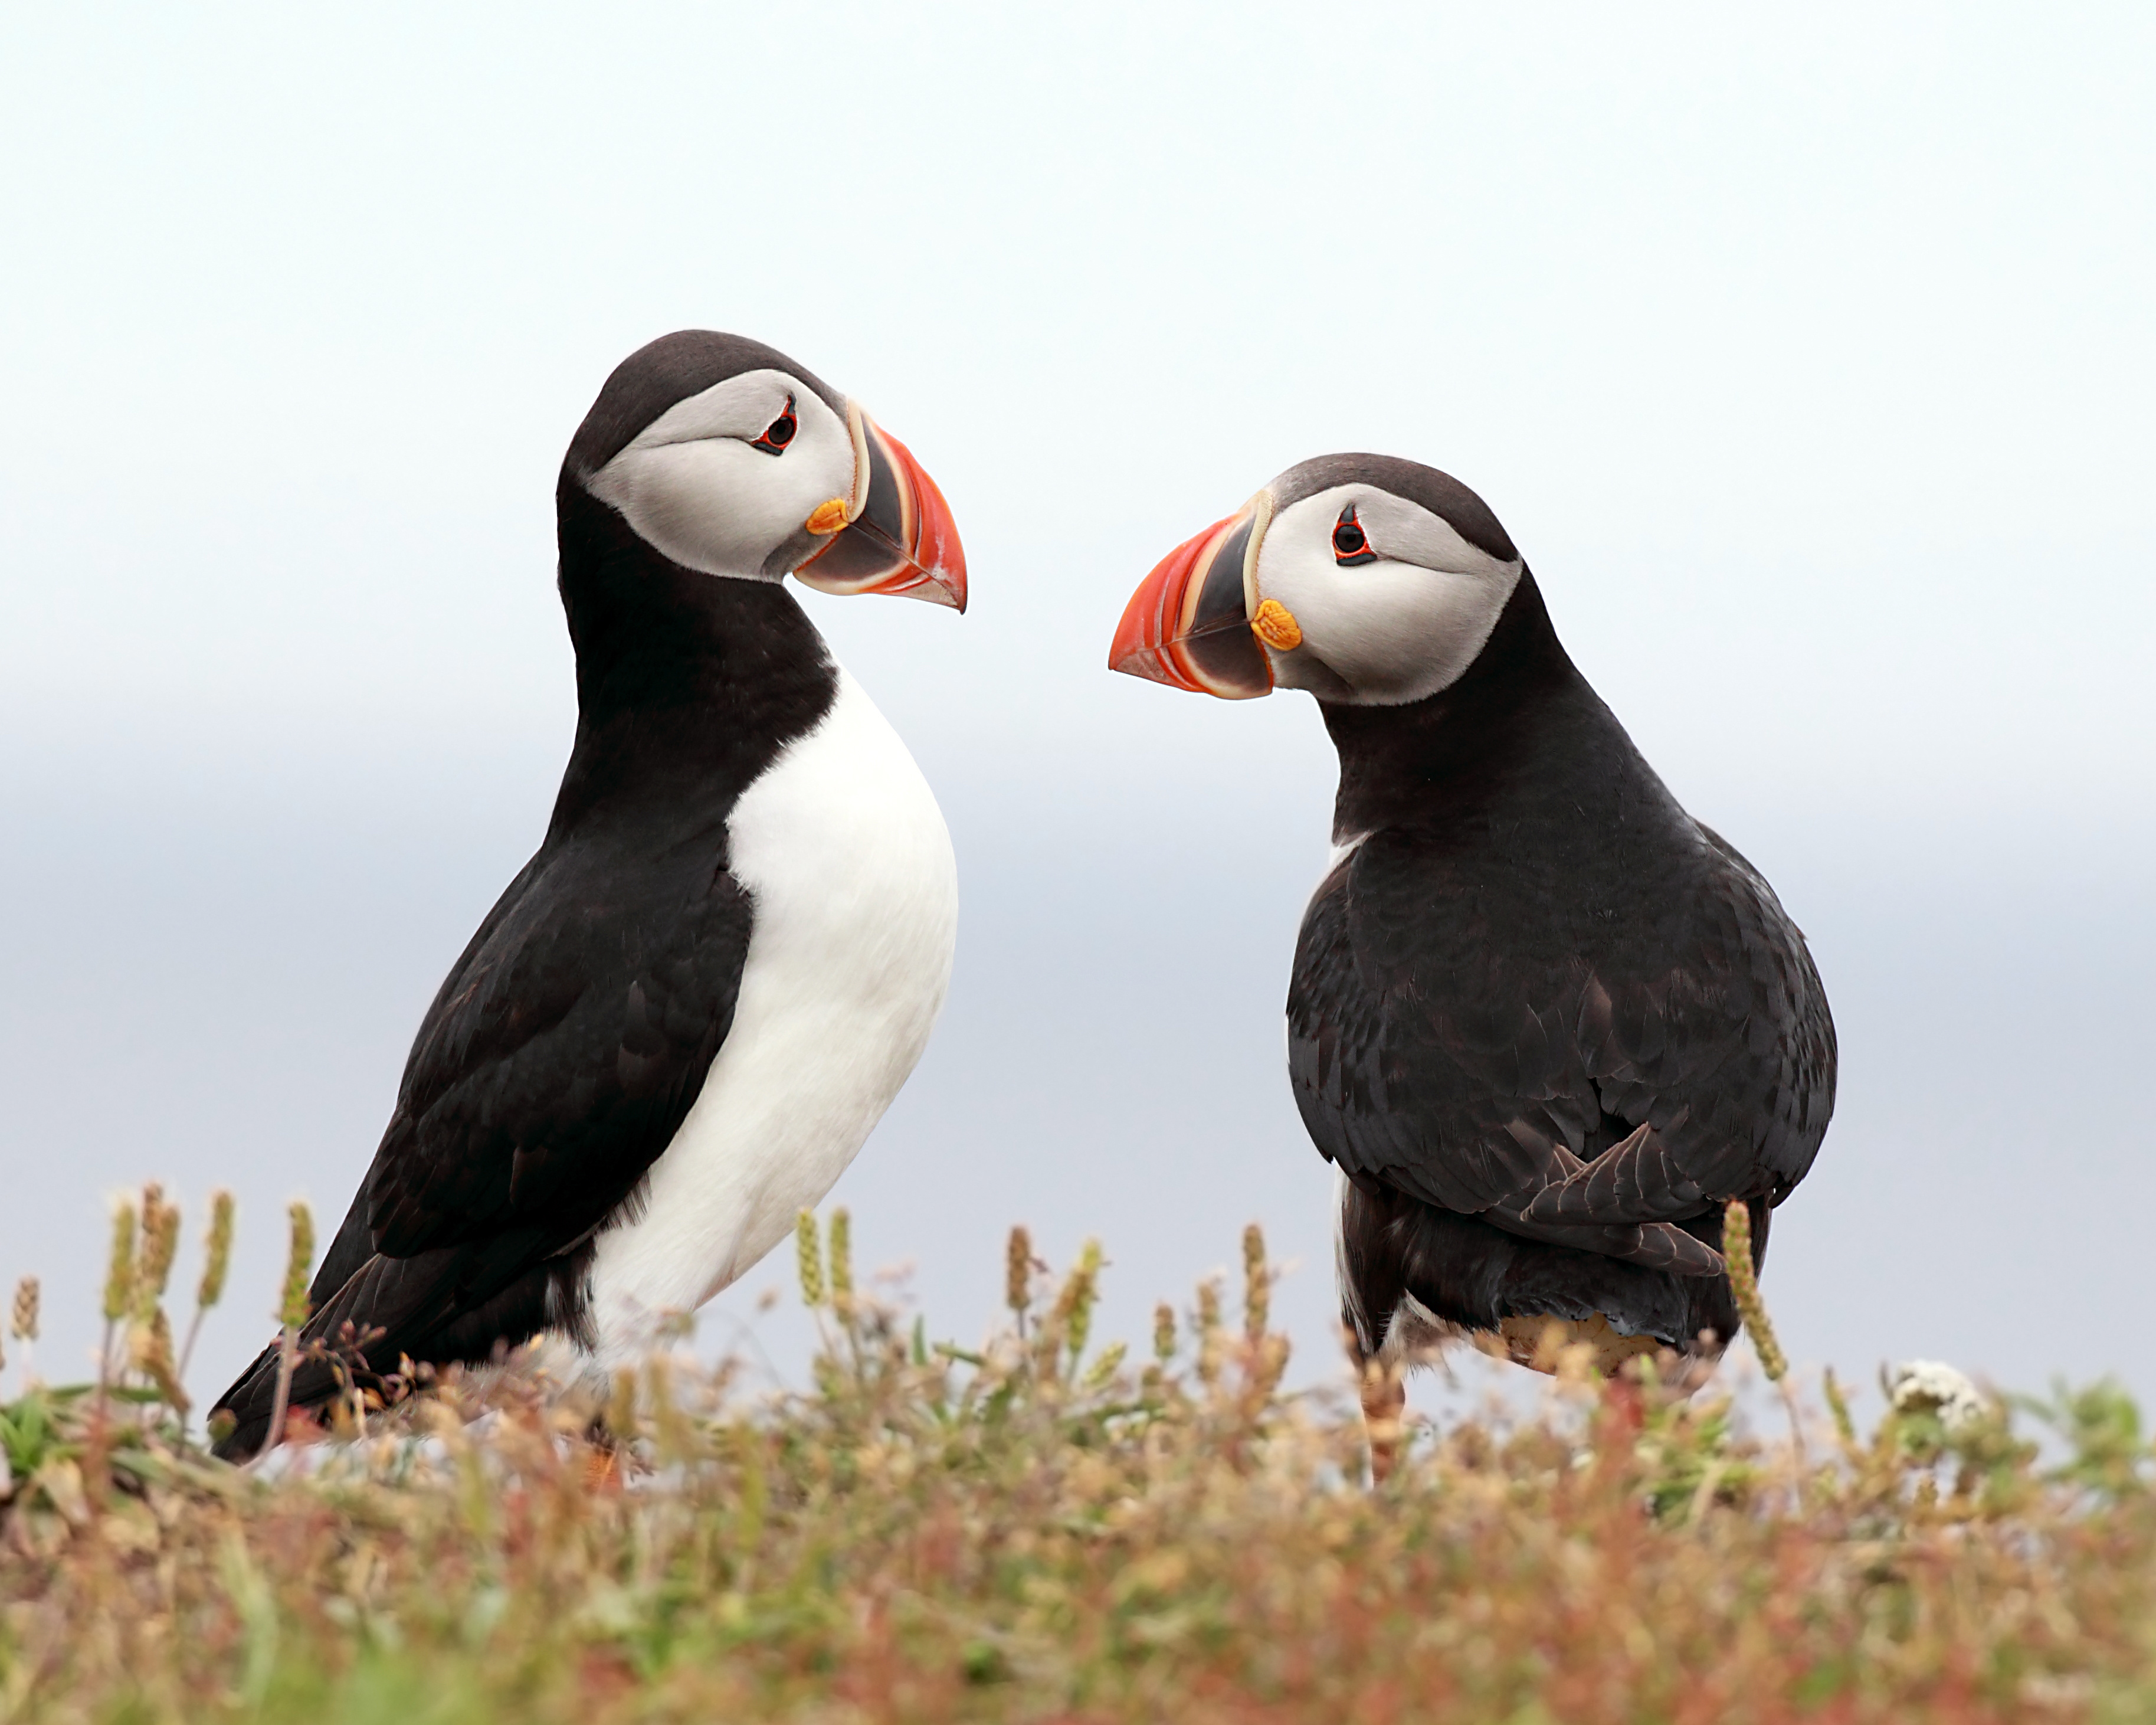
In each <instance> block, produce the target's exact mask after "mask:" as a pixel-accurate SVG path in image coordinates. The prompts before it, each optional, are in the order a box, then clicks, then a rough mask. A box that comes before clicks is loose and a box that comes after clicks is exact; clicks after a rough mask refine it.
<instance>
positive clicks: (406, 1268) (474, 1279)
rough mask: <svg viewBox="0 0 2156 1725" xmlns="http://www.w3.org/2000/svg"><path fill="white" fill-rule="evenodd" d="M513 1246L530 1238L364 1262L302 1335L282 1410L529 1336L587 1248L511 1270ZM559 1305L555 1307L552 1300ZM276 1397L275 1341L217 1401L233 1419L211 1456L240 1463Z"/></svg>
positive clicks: (262, 1440)
mask: <svg viewBox="0 0 2156 1725" xmlns="http://www.w3.org/2000/svg"><path fill="white" fill-rule="evenodd" d="M520 1244H521V1245H525V1247H526V1252H527V1253H528V1251H529V1245H528V1244H527V1243H524V1242H511V1241H507V1240H500V1239H497V1240H491V1241H488V1242H486V1243H485V1244H484V1245H480V1244H476V1243H475V1244H470V1245H456V1246H445V1247H443V1248H441V1249H439V1250H435V1251H431V1252H421V1253H419V1254H418V1255H416V1256H414V1257H410V1258H385V1257H381V1256H379V1255H377V1256H373V1257H370V1258H368V1259H367V1260H366V1261H365V1262H364V1263H363V1264H362V1265H361V1266H360V1267H359V1269H358V1270H357V1271H356V1272H355V1273H354V1274H353V1275H352V1276H351V1277H350V1279H348V1280H347V1281H346V1282H345V1283H344V1285H343V1286H341V1287H340V1288H339V1289H338V1290H337V1291H336V1293H335V1294H334V1295H333V1296H331V1298H330V1299H329V1300H328V1301H326V1302H325V1303H323V1304H322V1306H321V1309H320V1310H319V1311H317V1312H316V1313H315V1315H314V1317H312V1318H311V1319H310V1320H309V1322H308V1324H307V1327H306V1328H305V1329H304V1330H302V1331H301V1332H300V1350H301V1354H302V1357H301V1358H300V1360H299V1361H298V1362H297V1363H295V1366H294V1368H293V1371H292V1389H291V1395H290V1403H289V1406H290V1408H295V1409H306V1410H308V1411H310V1412H311V1411H313V1410H314V1409H318V1408H321V1407H325V1406H326V1405H328V1404H330V1403H331V1402H333V1401H335V1400H336V1398H337V1397H338V1396H339V1395H341V1394H344V1393H345V1391H346V1388H347V1386H348V1385H350V1384H352V1382H354V1381H355V1380H356V1381H357V1383H358V1384H360V1386H361V1387H362V1388H365V1389H378V1388H380V1387H381V1386H382V1384H383V1383H384V1382H386V1381H387V1380H388V1379H389V1378H391V1377H392V1376H393V1375H394V1374H397V1373H400V1372H401V1371H402V1370H403V1368H404V1366H405V1363H407V1362H410V1363H413V1364H420V1363H424V1364H429V1365H449V1364H453V1363H479V1362H481V1361H485V1360H489V1359H492V1358H495V1357H496V1356H497V1355H499V1354H500V1353H501V1352H502V1351H503V1350H505V1349H506V1348H514V1347H516V1346H517V1345H518V1344H519V1343H524V1342H528V1341H530V1340H531V1337H534V1336H535V1335H536V1334H538V1332H540V1331H541V1330H542V1329H545V1328H546V1327H547V1325H548V1323H549V1322H550V1312H549V1303H550V1302H549V1297H548V1296H549V1293H550V1291H551V1290H552V1289H553V1287H554V1286H555V1284H557V1282H558V1283H560V1284H562V1291H564V1292H567V1291H569V1290H570V1289H572V1287H574V1286H577V1285H580V1284H581V1282H582V1281H583V1274H584V1271H585V1270H586V1268H587V1267H588V1262H589V1258H590V1254H589V1252H588V1250H586V1251H580V1252H575V1253H571V1254H568V1255H566V1256H563V1257H560V1258H552V1259H547V1260H542V1261H541V1262H539V1263H537V1264H534V1265H530V1266H528V1267H526V1268H523V1269H521V1271H519V1270H517V1269H516V1268H515V1267H513V1266H515V1265H516V1258H517V1256H518V1255H520V1254H516V1253H515V1252H514V1251H513V1250H505V1248H508V1247H512V1246H514V1245H520ZM505 1259H506V1260H508V1263H509V1265H510V1266H512V1267H511V1273H510V1274H509V1276H507V1278H506V1281H505V1280H504V1279H503V1278H502V1276H501V1275H500V1270H499V1269H498V1268H497V1266H500V1265H501V1264H502V1262H503V1260H505ZM490 1271H491V1272H493V1273H491V1274H490ZM556 1309H557V1310H560V1309H562V1307H560V1306H559V1304H558V1302H557V1308H556ZM276 1399H277V1348H276V1346H275V1343H272V1344H271V1345H270V1346H269V1347H268V1348H264V1350H263V1351H262V1353H260V1354H259V1356H257V1358H256V1359H255V1361H254V1364H253V1365H251V1366H249V1368H247V1369H246V1370H245V1371H244V1372H243V1373H240V1374H239V1379H238V1380H237V1381H236V1382H235V1383H234V1384H233V1386H232V1387H231V1389H228V1390H226V1391H225V1393H224V1394H223V1395H221V1396H219V1397H218V1399H217V1406H216V1408H215V1409H214V1410H213V1412H212V1414H211V1415H210V1417H211V1419H212V1420H216V1419H217V1417H218V1414H223V1413H229V1414H231V1415H232V1417H233V1420H234V1425H233V1427H232V1430H230V1431H229V1432H228V1433H227V1434H226V1435H224V1436H223V1437H222V1438H220V1439H218V1441H217V1443H216V1445H215V1446H214V1450H213V1453H214V1454H215V1455H218V1456H219V1457H221V1458H222V1459H223V1460H224V1461H246V1460H248V1459H249V1457H250V1456H253V1455H255V1454H256V1453H257V1452H258V1451H259V1450H262V1449H263V1448H264V1446H265V1445H267V1444H268V1443H269V1441H270V1437H271V1434H270V1430H269V1420H270V1415H271V1414H272V1413H273V1411H274V1410H275V1406H276Z"/></svg>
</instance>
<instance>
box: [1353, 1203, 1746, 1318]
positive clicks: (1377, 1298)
mask: <svg viewBox="0 0 2156 1725" xmlns="http://www.w3.org/2000/svg"><path fill="white" fill-rule="evenodd" d="M1746 1207H1747V1208H1748V1209H1749V1210H1750V1211H1751V1213H1752V1238H1753V1250H1754V1252H1755V1253H1756V1254H1758V1256H1759V1257H1760V1258H1761V1259H1762V1260H1763V1259H1764V1257H1765V1248H1766V1244H1767V1226H1768V1209H1767V1201H1766V1200H1765V1199H1763V1198H1755V1199H1749V1200H1748V1203H1747V1206H1746ZM1340 1221H1341V1239H1340V1243H1341V1248H1342V1253H1341V1255H1342V1270H1343V1271H1344V1272H1345V1273H1344V1275H1343V1276H1342V1286H1341V1298H1342V1304H1343V1306H1344V1307H1345V1310H1344V1311H1343V1312H1342V1316H1343V1317H1345V1318H1346V1319H1347V1322H1348V1323H1349V1324H1350V1325H1351V1326H1352V1327H1353V1328H1354V1330H1355V1332H1356V1333H1357V1336H1358V1338H1359V1342H1360V1345H1361V1346H1362V1347H1363V1348H1364V1349H1365V1350H1366V1351H1368V1352H1372V1353H1374V1352H1375V1351H1376V1349H1377V1348H1378V1346H1379V1345H1380V1344H1381V1343H1383V1339H1384V1335H1385V1331H1386V1328H1387V1327H1388V1326H1389V1323H1390V1322H1391V1320H1392V1317H1393V1314H1394V1312H1395V1311H1396V1310H1397V1309H1398V1308H1399V1304H1400V1301H1401V1300H1402V1299H1403V1298H1404V1296H1407V1295H1409V1294H1413V1295H1414V1296H1415V1298H1416V1300H1418V1301H1419V1302H1420V1303H1421V1304H1422V1305H1423V1306H1424V1307H1426V1308H1427V1309H1428V1310H1430V1312H1434V1313H1435V1315H1436V1316H1438V1317H1441V1318H1444V1319H1445V1320H1446V1321H1447V1322H1451V1323H1455V1324H1459V1325H1461V1326H1462V1327H1465V1328H1467V1329H1471V1330H1494V1329H1496V1327H1497V1326H1498V1325H1499V1324H1500V1323H1501V1322H1503V1321H1504V1320H1505V1319H1506V1318H1507V1317H1543V1316H1546V1317H1562V1318H1568V1319H1573V1320H1575V1321H1580V1320H1584V1319H1587V1318H1589V1317H1593V1316H1594V1314H1595V1313H1597V1312H1600V1313H1602V1314H1603V1315H1604V1316H1605V1317H1609V1319H1611V1320H1612V1321H1613V1322H1616V1323H1618V1324H1619V1325H1620V1327H1622V1328H1623V1329H1624V1330H1625V1332H1627V1333H1631V1334H1637V1335H1647V1336H1652V1337H1655V1339H1656V1340H1657V1341H1660V1342H1662V1343H1666V1344H1667V1345H1668V1346H1670V1347H1671V1348H1675V1349H1676V1351H1677V1352H1678V1353H1681V1354H1684V1355H1686V1356H1687V1357H1691V1356H1697V1355H1701V1354H1702V1353H1705V1355H1706V1357H1707V1358H1713V1357H1715V1356H1717V1355H1719V1354H1720V1353H1721V1352H1722V1349H1723V1348H1727V1346H1728V1345H1729V1343H1731V1342H1732V1341H1733V1340H1735V1339H1736V1336H1737V1332H1738V1328H1739V1327H1740V1322H1739V1320H1738V1314H1737V1302H1736V1300H1735V1298H1734V1296H1732V1294H1731V1293H1730V1291H1729V1278H1728V1277H1727V1276H1679V1275H1672V1274H1671V1273H1670V1272H1669V1271H1664V1270H1655V1269H1650V1268H1646V1267H1645V1266H1641V1265H1638V1264H1632V1263H1625V1262H1621V1261H1620V1260H1617V1259H1614V1258H1610V1257H1606V1256H1604V1255H1602V1254H1600V1253H1598V1252H1592V1251H1582V1250H1578V1248H1577V1247H1574V1246H1571V1245H1558V1244H1555V1243H1553V1242H1547V1241H1543V1240H1523V1239H1522V1238H1520V1237H1519V1236H1518V1235H1514V1234H1512V1233H1508V1232H1506V1231H1504V1230H1500V1229H1498V1228H1496V1227H1492V1226H1491V1224H1489V1223H1488V1222H1486V1221H1485V1220H1483V1219H1481V1218H1480V1217H1476V1216H1463V1215H1458V1214H1455V1213H1454V1212H1452V1211H1450V1210H1445V1209H1438V1208H1437V1207H1436V1206H1435V1205H1434V1204H1424V1203H1422V1202H1421V1201H1420V1200H1419V1199H1414V1198H1409V1197H1408V1196H1407V1195H1406V1194H1404V1193H1399V1192H1396V1191H1394V1190H1393V1189H1391V1188H1389V1187H1381V1186H1375V1185H1374V1184H1373V1189H1370V1190H1368V1191H1366V1190H1365V1189H1363V1188H1362V1187H1361V1186H1358V1185H1349V1186H1347V1188H1346V1189H1345V1192H1344V1193H1343V1194H1342V1210H1341V1217H1340ZM1669 1225H1670V1226H1671V1227H1673V1228H1676V1229H1681V1230H1683V1231H1684V1232H1685V1233H1686V1234H1687V1235H1691V1237H1692V1238H1693V1239H1695V1240H1700V1241H1702V1243H1703V1244H1705V1245H1708V1246H1711V1247H1713V1248H1715V1249H1716V1250H1719V1249H1720V1247H1721V1245H1722V1212H1721V1211H1720V1209H1710V1210H1708V1211H1707V1213H1706V1214H1702V1215H1698V1216H1692V1217H1687V1218H1686V1219H1684V1220H1682V1221H1681V1222H1676V1223H1672V1224H1669ZM1702 1332H1712V1335H1713V1337H1714V1341H1713V1343H1712V1344H1711V1346H1710V1347H1709V1348H1705V1349H1703V1348H1702V1345H1701V1342H1700V1337H1701V1336H1702Z"/></svg>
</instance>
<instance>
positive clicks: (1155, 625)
mask: <svg viewBox="0 0 2156 1725" xmlns="http://www.w3.org/2000/svg"><path fill="white" fill-rule="evenodd" d="M1526 567H1527V566H1526V564H1525V563H1524V562H1522V559H1521V557H1520V554H1519V552H1517V550H1515V549H1514V548H1513V545H1512V540H1511V538H1510V537H1509V536H1507V533H1506V531H1505V530H1504V528H1503V527H1502V526H1500V525H1498V521H1497V517H1496V516H1494V515H1492V514H1491V512H1490V506H1489V505H1487V504H1486V503H1485V502H1483V501H1482V500H1481V498H1480V497H1478V496H1476V495H1475V493H1474V492H1472V491H1471V490H1468V489H1467V487H1466V486H1465V485H1461V484H1460V481H1459V480H1456V479H1454V478H1453V477H1452V476H1451V475H1450V474H1444V473H1440V472H1439V471H1438V470H1436V469H1435V468H1434V467H1424V466H1421V465H1418V464H1417V463H1415V462H1413V461H1403V460H1400V459H1397V458H1396V457H1394V456H1390V455H1320V456H1318V457H1317V459H1315V460H1311V461H1305V462H1302V463H1301V464H1300V465H1297V466H1294V467H1291V468H1290V469H1288V470H1287V471H1286V473H1283V474H1281V475H1280V477H1279V478H1277V479H1276V480H1273V481H1272V482H1271V483H1270V485H1266V486H1265V489H1264V490H1261V491H1260V492H1259V493H1258V495H1256V496H1255V497H1253V498H1252V499H1251V500H1250V501H1249V502H1248V503H1246V504H1245V505H1244V506H1242V508H1241V509H1240V510H1238V511H1236V512H1235V514H1234V515H1231V516H1229V517H1228V518H1227V519H1226V520H1225V521H1216V522H1214V525H1213V526H1209V527H1208V528H1207V529H1206V530H1205V531H1204V532H1202V533H1200V534H1199V535H1198V536H1196V537H1194V538H1192V539H1187V540H1185V541H1184V542H1183V543H1182V544H1181V545H1178V547H1176V548H1175V549H1174V550H1173V551H1172V552H1169V553H1168V556H1167V557H1164V558H1163V559H1162V561H1161V562H1160V563H1159V564H1158V566H1157V567H1155V568H1154V570H1153V572H1152V573H1151V574H1150V575H1148V576H1147V577H1146V578H1145V579H1144V580H1143V581H1142V582H1141V583H1139V585H1138V590H1137V592H1136V593H1133V594H1132V595H1131V602H1130V603H1129V605H1128V606H1127V607H1126V608H1125V609H1124V611H1123V620H1122V623H1121V624H1118V625H1117V627H1116V638H1115V642H1114V644H1113V645H1112V646H1111V647H1110V649H1109V651H1108V665H1109V667H1110V669H1111V670H1119V671H1124V672H1127V673H1128V674H1129V675H1132V676H1134V677H1149V678H1151V679H1152V680H1153V681H1155V682H1157V683H1166V684H1168V685H1170V686H1171V687H1173V688H1177V689H1192V690H1199V691H1203V692H1204V693H1205V694H1208V695H1217V696H1220V697H1222V698H1223V699H1224V700H1228V701H1244V700H1248V699H1250V698H1251V697H1252V696H1259V695H1270V693H1271V692H1272V691H1273V689H1274V687H1275V685H1279V686H1281V687H1284V688H1288V689H1306V690H1308V691H1311V693H1312V694H1313V695H1316V696H1317V697H1318V698H1319V699H1320V700H1322V701H1336V702H1339V703H1342V704H1344V705H1351V706H1400V705H1403V704H1404V703H1406V702H1408V701H1420V700H1422V699H1423V698H1424V696H1430V695H1435V694H1436V693H1437V692H1438V691H1440V690H1441V689H1445V688H1448V687H1450V685H1452V684H1453V683H1454V682H1455V681H1456V680H1458V679H1459V677H1460V674H1461V673H1462V672H1463V671H1465V670H1466V669H1467V667H1468V666H1469V665H1471V664H1472V663H1474V660H1475V656H1476V654H1478V653H1480V652H1481V650H1482V647H1483V644H1484V643H1485V642H1486V641H1487V640H1488V639H1490V632H1491V629H1494V628H1496V623H1497V618H1498V615H1499V614H1500V613H1501V612H1502V611H1503V610H1504V608H1505V603H1506V601H1507V600H1508V599H1510V598H1512V589H1513V588H1515V587H1517V585H1518V584H1519V581H1520V577H1521V575H1522V572H1524V571H1525V569H1526Z"/></svg>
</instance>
